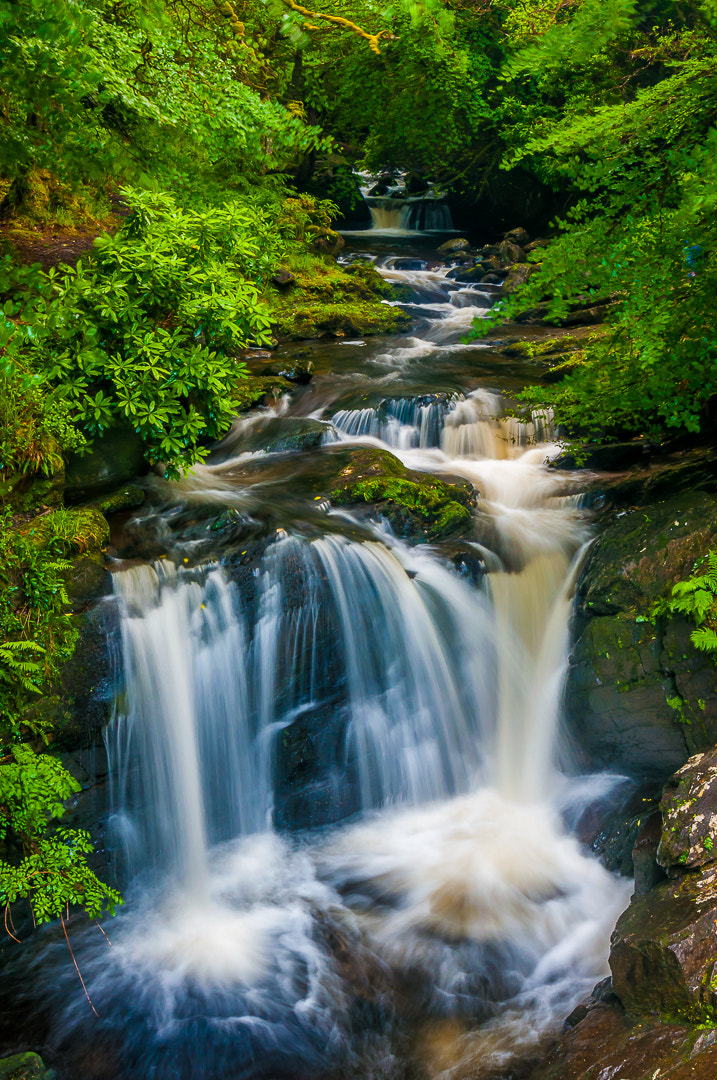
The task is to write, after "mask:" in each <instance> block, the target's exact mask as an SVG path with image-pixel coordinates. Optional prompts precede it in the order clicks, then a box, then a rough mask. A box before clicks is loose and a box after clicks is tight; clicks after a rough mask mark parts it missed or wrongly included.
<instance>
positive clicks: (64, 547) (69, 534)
mask: <svg viewBox="0 0 717 1080" xmlns="http://www.w3.org/2000/svg"><path fill="white" fill-rule="evenodd" d="M21 531H22V532H23V533H24V534H25V536H27V537H28V539H30V540H32V542H33V543H34V544H35V546H36V547H38V548H46V547H48V546H54V547H55V549H56V550H59V551H61V552H62V554H64V555H83V554H85V553H86V552H93V551H102V550H103V548H105V547H107V544H108V543H109V538H110V528H109V525H108V524H107V521H106V519H105V517H104V515H103V514H102V513H101V511H100V510H98V509H96V508H95V507H92V506H85V507H82V508H81V509H79V510H66V509H59V510H53V511H52V513H50V514H41V515H39V516H38V517H36V518H33V519H32V520H31V521H29V522H27V524H26V525H24V526H22V530H21Z"/></svg>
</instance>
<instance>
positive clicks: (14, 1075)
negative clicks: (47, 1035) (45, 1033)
mask: <svg viewBox="0 0 717 1080" xmlns="http://www.w3.org/2000/svg"><path fill="white" fill-rule="evenodd" d="M54 1077H55V1073H54V1070H52V1069H48V1068H47V1066H46V1065H45V1063H44V1061H43V1060H42V1058H41V1057H40V1056H39V1054H32V1053H25V1054H13V1055H12V1057H6V1058H0V1080H54Z"/></svg>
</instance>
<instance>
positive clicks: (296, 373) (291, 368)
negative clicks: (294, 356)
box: [279, 360, 314, 386]
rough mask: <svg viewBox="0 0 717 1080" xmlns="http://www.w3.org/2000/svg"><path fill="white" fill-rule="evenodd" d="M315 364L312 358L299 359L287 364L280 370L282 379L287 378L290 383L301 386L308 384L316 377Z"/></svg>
mask: <svg viewBox="0 0 717 1080" xmlns="http://www.w3.org/2000/svg"><path fill="white" fill-rule="evenodd" d="M313 369H314V365H313V363H312V362H311V360H307V361H303V362H302V361H301V360H297V361H296V362H294V363H292V364H287V365H286V367H283V368H282V369H281V371H280V372H279V375H280V377H281V378H282V379H286V380H287V381H288V382H290V383H297V384H298V385H299V386H307V385H308V383H310V382H311V380H312V379H313V377H314V370H313Z"/></svg>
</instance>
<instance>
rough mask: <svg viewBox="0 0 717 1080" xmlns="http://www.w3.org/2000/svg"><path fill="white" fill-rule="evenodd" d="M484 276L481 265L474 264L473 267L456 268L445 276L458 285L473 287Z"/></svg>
mask: <svg viewBox="0 0 717 1080" xmlns="http://www.w3.org/2000/svg"><path fill="white" fill-rule="evenodd" d="M484 276H485V270H484V269H483V266H482V264H481V263H476V264H475V265H474V266H457V267H456V268H455V269H454V270H449V271H448V273H447V274H446V277H448V278H450V279H451V281H457V282H458V284H459V285H473V284H475V283H477V282H480V281H483V278H484Z"/></svg>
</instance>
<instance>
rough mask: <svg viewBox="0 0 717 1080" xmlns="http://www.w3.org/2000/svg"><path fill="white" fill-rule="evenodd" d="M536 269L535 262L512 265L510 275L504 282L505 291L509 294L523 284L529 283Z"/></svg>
mask: <svg viewBox="0 0 717 1080" xmlns="http://www.w3.org/2000/svg"><path fill="white" fill-rule="evenodd" d="M536 270H537V267H536V266H535V264H533V263H531V264H528V263H516V264H515V265H514V266H511V268H510V270H509V271H508V276H507V278H506V279H505V282H504V283H503V291H504V292H505V293H507V294H508V295H510V293H514V292H517V290H518V289H519V288H520V287H521V286H522V285H525V284H526V283H527V281H528V280H529V278H530V277H531V276H532V274H534V273H535V271H536Z"/></svg>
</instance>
